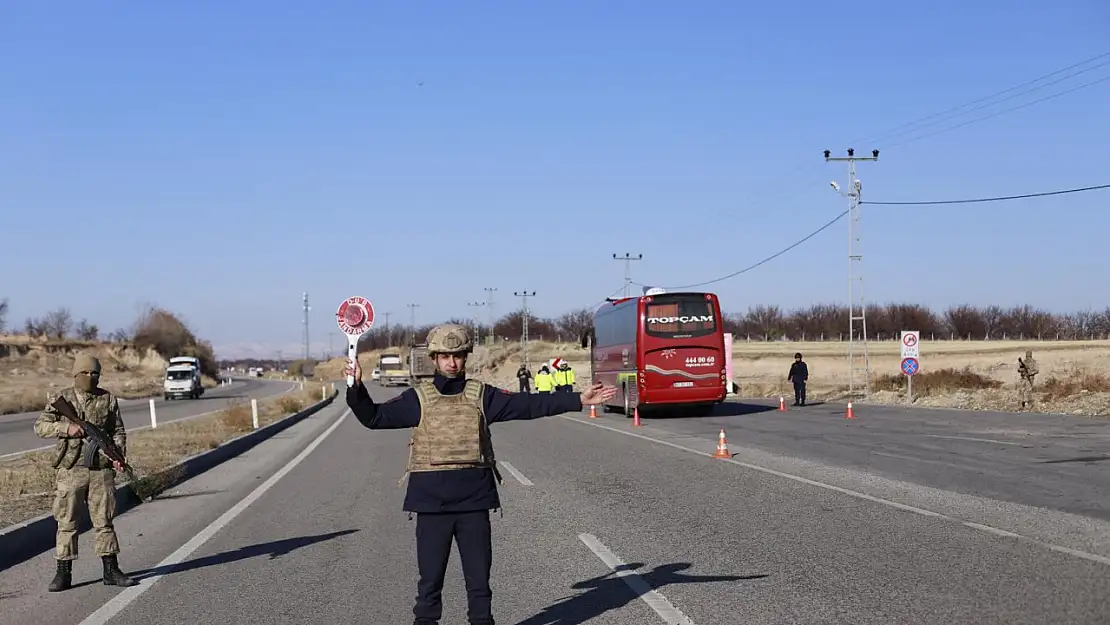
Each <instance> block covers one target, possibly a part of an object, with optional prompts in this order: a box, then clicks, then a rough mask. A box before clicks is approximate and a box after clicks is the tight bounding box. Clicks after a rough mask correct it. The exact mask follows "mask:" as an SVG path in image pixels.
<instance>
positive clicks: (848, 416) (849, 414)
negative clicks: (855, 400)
mask: <svg viewBox="0 0 1110 625" xmlns="http://www.w3.org/2000/svg"><path fill="white" fill-rule="evenodd" d="M844 418H845V419H855V418H856V413H854V412H852V402H851V401H849V402H848V412H846V413H844Z"/></svg>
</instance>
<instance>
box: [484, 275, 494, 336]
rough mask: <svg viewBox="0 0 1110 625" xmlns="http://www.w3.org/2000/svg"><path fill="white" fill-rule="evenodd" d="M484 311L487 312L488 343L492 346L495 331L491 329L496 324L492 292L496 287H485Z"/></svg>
mask: <svg viewBox="0 0 1110 625" xmlns="http://www.w3.org/2000/svg"><path fill="white" fill-rule="evenodd" d="M485 291H486V312H487V313H489V336H488V337H487V338H488V339H489V344H490V345H491V346H492V345H493V342H494V341H495V340H496V338H495V337H496V333H495V332H494V331H493V326H494V325H496V323H497V319H495V318H494V317H493V294H494V292H496V291H497V289H495V288H493V287H486V288H485Z"/></svg>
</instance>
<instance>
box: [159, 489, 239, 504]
mask: <svg viewBox="0 0 1110 625" xmlns="http://www.w3.org/2000/svg"><path fill="white" fill-rule="evenodd" d="M226 492H227V491H226V490H198V491H194V492H191V493H174V494H161V495H158V498H157V499H155V501H165V500H167V499H185V498H186V497H204V496H205V495H217V494H219V493H226Z"/></svg>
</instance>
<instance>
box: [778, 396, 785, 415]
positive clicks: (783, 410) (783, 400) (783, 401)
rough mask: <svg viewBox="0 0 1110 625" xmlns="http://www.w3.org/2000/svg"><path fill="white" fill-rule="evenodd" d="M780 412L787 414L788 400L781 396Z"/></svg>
mask: <svg viewBox="0 0 1110 625" xmlns="http://www.w3.org/2000/svg"><path fill="white" fill-rule="evenodd" d="M779 412H786V400H785V399H783V397H782V395H779Z"/></svg>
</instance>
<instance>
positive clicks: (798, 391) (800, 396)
mask: <svg viewBox="0 0 1110 625" xmlns="http://www.w3.org/2000/svg"><path fill="white" fill-rule="evenodd" d="M804 403H806V383H805V382H795V383H794V405H795V406H800V405H802V404H804Z"/></svg>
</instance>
